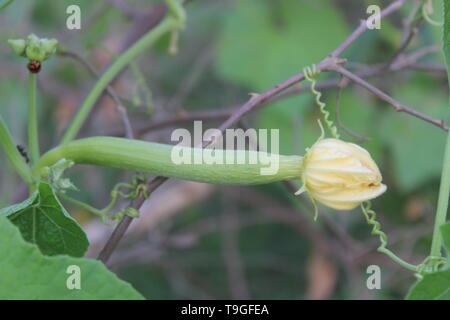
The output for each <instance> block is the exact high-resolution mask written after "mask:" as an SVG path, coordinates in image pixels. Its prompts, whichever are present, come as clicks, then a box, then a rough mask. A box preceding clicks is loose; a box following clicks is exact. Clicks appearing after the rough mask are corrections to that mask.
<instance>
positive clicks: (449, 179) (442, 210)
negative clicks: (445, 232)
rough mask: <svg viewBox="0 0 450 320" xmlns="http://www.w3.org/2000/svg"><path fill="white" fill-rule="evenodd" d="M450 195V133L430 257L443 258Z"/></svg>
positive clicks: (449, 134)
mask: <svg viewBox="0 0 450 320" xmlns="http://www.w3.org/2000/svg"><path fill="white" fill-rule="evenodd" d="M449 194H450V132H449V133H448V134H447V143H446V146H445V154H444V163H443V168H442V175H441V185H440V187H439V198H438V204H437V211H436V220H435V222H434V230H433V239H432V242H431V251H430V256H432V257H441V256H442V255H441V248H442V235H441V231H440V227H441V226H442V225H443V224H444V223H445V220H446V216H447V209H448V198H449Z"/></svg>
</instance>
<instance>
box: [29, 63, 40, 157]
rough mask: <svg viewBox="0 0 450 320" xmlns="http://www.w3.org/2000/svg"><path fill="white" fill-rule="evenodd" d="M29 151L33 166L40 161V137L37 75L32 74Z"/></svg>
mask: <svg viewBox="0 0 450 320" xmlns="http://www.w3.org/2000/svg"><path fill="white" fill-rule="evenodd" d="M28 150H29V153H30V159H31V164H35V163H36V162H37V161H38V159H39V135H38V124H37V111H36V74H35V73H32V72H30V73H29V78H28Z"/></svg>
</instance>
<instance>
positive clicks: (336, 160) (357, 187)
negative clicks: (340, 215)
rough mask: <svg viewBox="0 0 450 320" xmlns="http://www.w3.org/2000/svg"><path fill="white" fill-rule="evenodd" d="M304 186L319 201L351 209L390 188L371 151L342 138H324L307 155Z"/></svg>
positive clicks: (304, 159) (339, 208)
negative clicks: (387, 186) (384, 181)
mask: <svg viewBox="0 0 450 320" xmlns="http://www.w3.org/2000/svg"><path fill="white" fill-rule="evenodd" d="M302 166H303V187H302V189H300V190H299V191H298V192H297V194H299V193H301V192H303V191H307V192H308V193H309V195H310V196H311V197H312V198H313V199H314V200H317V201H318V202H320V203H322V204H324V205H326V206H328V207H330V208H333V209H336V210H350V209H353V208H355V207H356V206H358V205H359V204H361V203H362V202H363V201H367V200H370V199H373V198H376V197H378V196H379V195H381V194H382V193H383V192H385V191H386V186H385V185H384V184H382V183H381V180H382V177H381V174H380V170H379V169H378V167H377V165H376V164H375V162H374V161H373V159H372V158H371V156H370V154H369V152H367V151H366V150H365V149H363V148H361V147H360V146H358V145H356V144H353V143H348V142H344V141H342V140H339V139H320V140H319V141H317V142H316V143H315V144H314V145H313V146H312V147H311V148H310V149H309V150H308V151H307V153H306V155H305V157H304V158H303V163H302Z"/></svg>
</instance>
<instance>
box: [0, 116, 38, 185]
mask: <svg viewBox="0 0 450 320" xmlns="http://www.w3.org/2000/svg"><path fill="white" fill-rule="evenodd" d="M0 145H1V146H2V147H3V150H5V153H6V157H7V158H8V160H9V161H10V163H11V165H12V166H13V167H14V169H16V171H17V173H18V174H19V176H20V177H21V178H22V179H23V181H25V182H26V183H27V184H28V186H30V185H31V184H32V183H33V179H32V176H31V170H30V167H28V165H27V164H26V163H25V160H24V159H23V157H22V155H21V154H20V152H19V151H18V150H17V146H16V144H15V143H14V141H13V138H12V136H11V134H10V133H9V130H8V128H7V126H6V124H5V122H4V121H3V117H2V116H0Z"/></svg>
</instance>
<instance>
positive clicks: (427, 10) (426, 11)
mask: <svg viewBox="0 0 450 320" xmlns="http://www.w3.org/2000/svg"><path fill="white" fill-rule="evenodd" d="M432 13H433V3H432V2H431V1H428V3H424V4H422V16H423V18H424V19H425V20H426V21H427V22H428V23H429V24H432V25H433V26H436V27H442V26H443V25H444V23H443V22H441V21H436V20H434V19H432V18H431V17H430V14H432Z"/></svg>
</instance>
